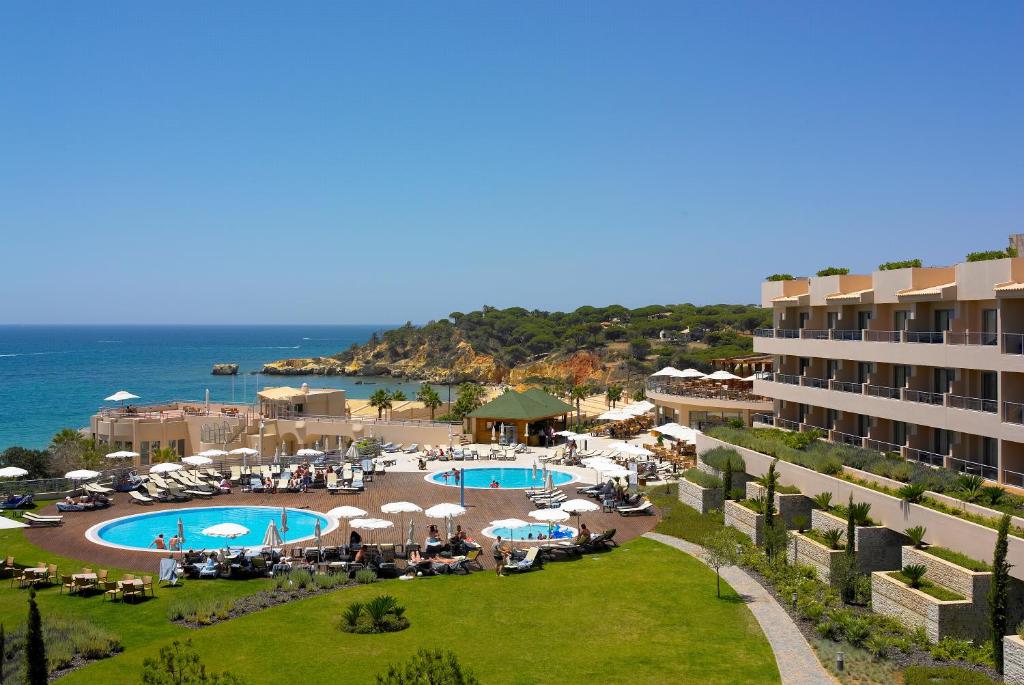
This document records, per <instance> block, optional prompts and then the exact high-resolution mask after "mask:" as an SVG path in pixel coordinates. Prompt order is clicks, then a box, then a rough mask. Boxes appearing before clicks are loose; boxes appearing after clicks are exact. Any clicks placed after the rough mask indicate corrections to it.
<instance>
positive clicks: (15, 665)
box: [0, 615, 121, 683]
mask: <svg viewBox="0 0 1024 685" xmlns="http://www.w3.org/2000/svg"><path fill="white" fill-rule="evenodd" d="M26 629H27V625H26V624H25V623H22V624H20V625H19V626H17V627H16V628H15V629H14V630H12V631H10V632H5V633H4V634H3V635H4V642H3V646H4V649H3V652H2V653H0V659H2V660H3V662H2V664H0V665H2V669H0V673H2V674H3V681H2V682H4V683H21V682H27V678H26V675H27V674H26V672H25V667H26V659H25V652H26V646H27V645H26V642H27V640H26V637H27V635H26V632H27V631H26ZM42 638H43V644H44V645H45V651H46V665H47V667H48V670H49V672H50V673H53V672H54V671H58V670H61V669H64V668H67V667H69V666H70V665H71V664H72V662H73V661H74V660H75V657H76V656H77V657H80V658H82V659H102V658H105V657H108V656H111V655H113V654H116V653H118V652H120V651H121V643H120V642H119V641H118V640H117V638H116V637H115V636H114V635H113V634H112V633H109V632H108V631H106V630H104V629H103V628H101V627H100V626H98V625H96V624H94V623H90V622H88V621H85V620H83V619H80V618H72V617H67V616H51V615H47V616H46V617H43V619H42Z"/></svg>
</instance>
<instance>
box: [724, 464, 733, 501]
mask: <svg viewBox="0 0 1024 685" xmlns="http://www.w3.org/2000/svg"><path fill="white" fill-rule="evenodd" d="M730 491H732V459H726V460H725V464H724V465H723V466H722V499H723V500H727V499H729V492H730Z"/></svg>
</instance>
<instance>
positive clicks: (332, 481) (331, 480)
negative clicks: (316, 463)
mask: <svg viewBox="0 0 1024 685" xmlns="http://www.w3.org/2000/svg"><path fill="white" fill-rule="evenodd" d="M325 485H326V487H327V492H328V493H330V494H335V493H336V492H337V491H338V474H336V473H335V472H334V471H328V472H327V476H326V483H325Z"/></svg>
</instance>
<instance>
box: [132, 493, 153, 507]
mask: <svg viewBox="0 0 1024 685" xmlns="http://www.w3.org/2000/svg"><path fill="white" fill-rule="evenodd" d="M128 496H129V497H131V501H132V502H135V503H136V504H152V503H153V498H152V497H147V496H146V495H143V494H141V493H139V492H137V491H135V490H129V491H128Z"/></svg>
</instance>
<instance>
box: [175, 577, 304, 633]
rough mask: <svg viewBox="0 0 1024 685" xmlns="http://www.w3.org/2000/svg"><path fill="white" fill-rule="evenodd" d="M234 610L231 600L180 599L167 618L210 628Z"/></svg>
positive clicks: (176, 600) (215, 598)
mask: <svg viewBox="0 0 1024 685" xmlns="http://www.w3.org/2000/svg"><path fill="white" fill-rule="evenodd" d="M307 575H309V574H307ZM234 608H235V603H234V602H233V601H232V600H230V599H223V598H219V597H204V598H199V597H179V598H176V599H174V600H173V601H172V602H171V603H170V604H169V605H168V606H167V618H168V620H170V621H184V622H186V623H196V624H198V625H201V626H208V625H210V624H211V623H213V622H214V621H215V620H220V621H223V620H224V619H226V618H229V617H230V616H231V611H232V610H233V609H234Z"/></svg>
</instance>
